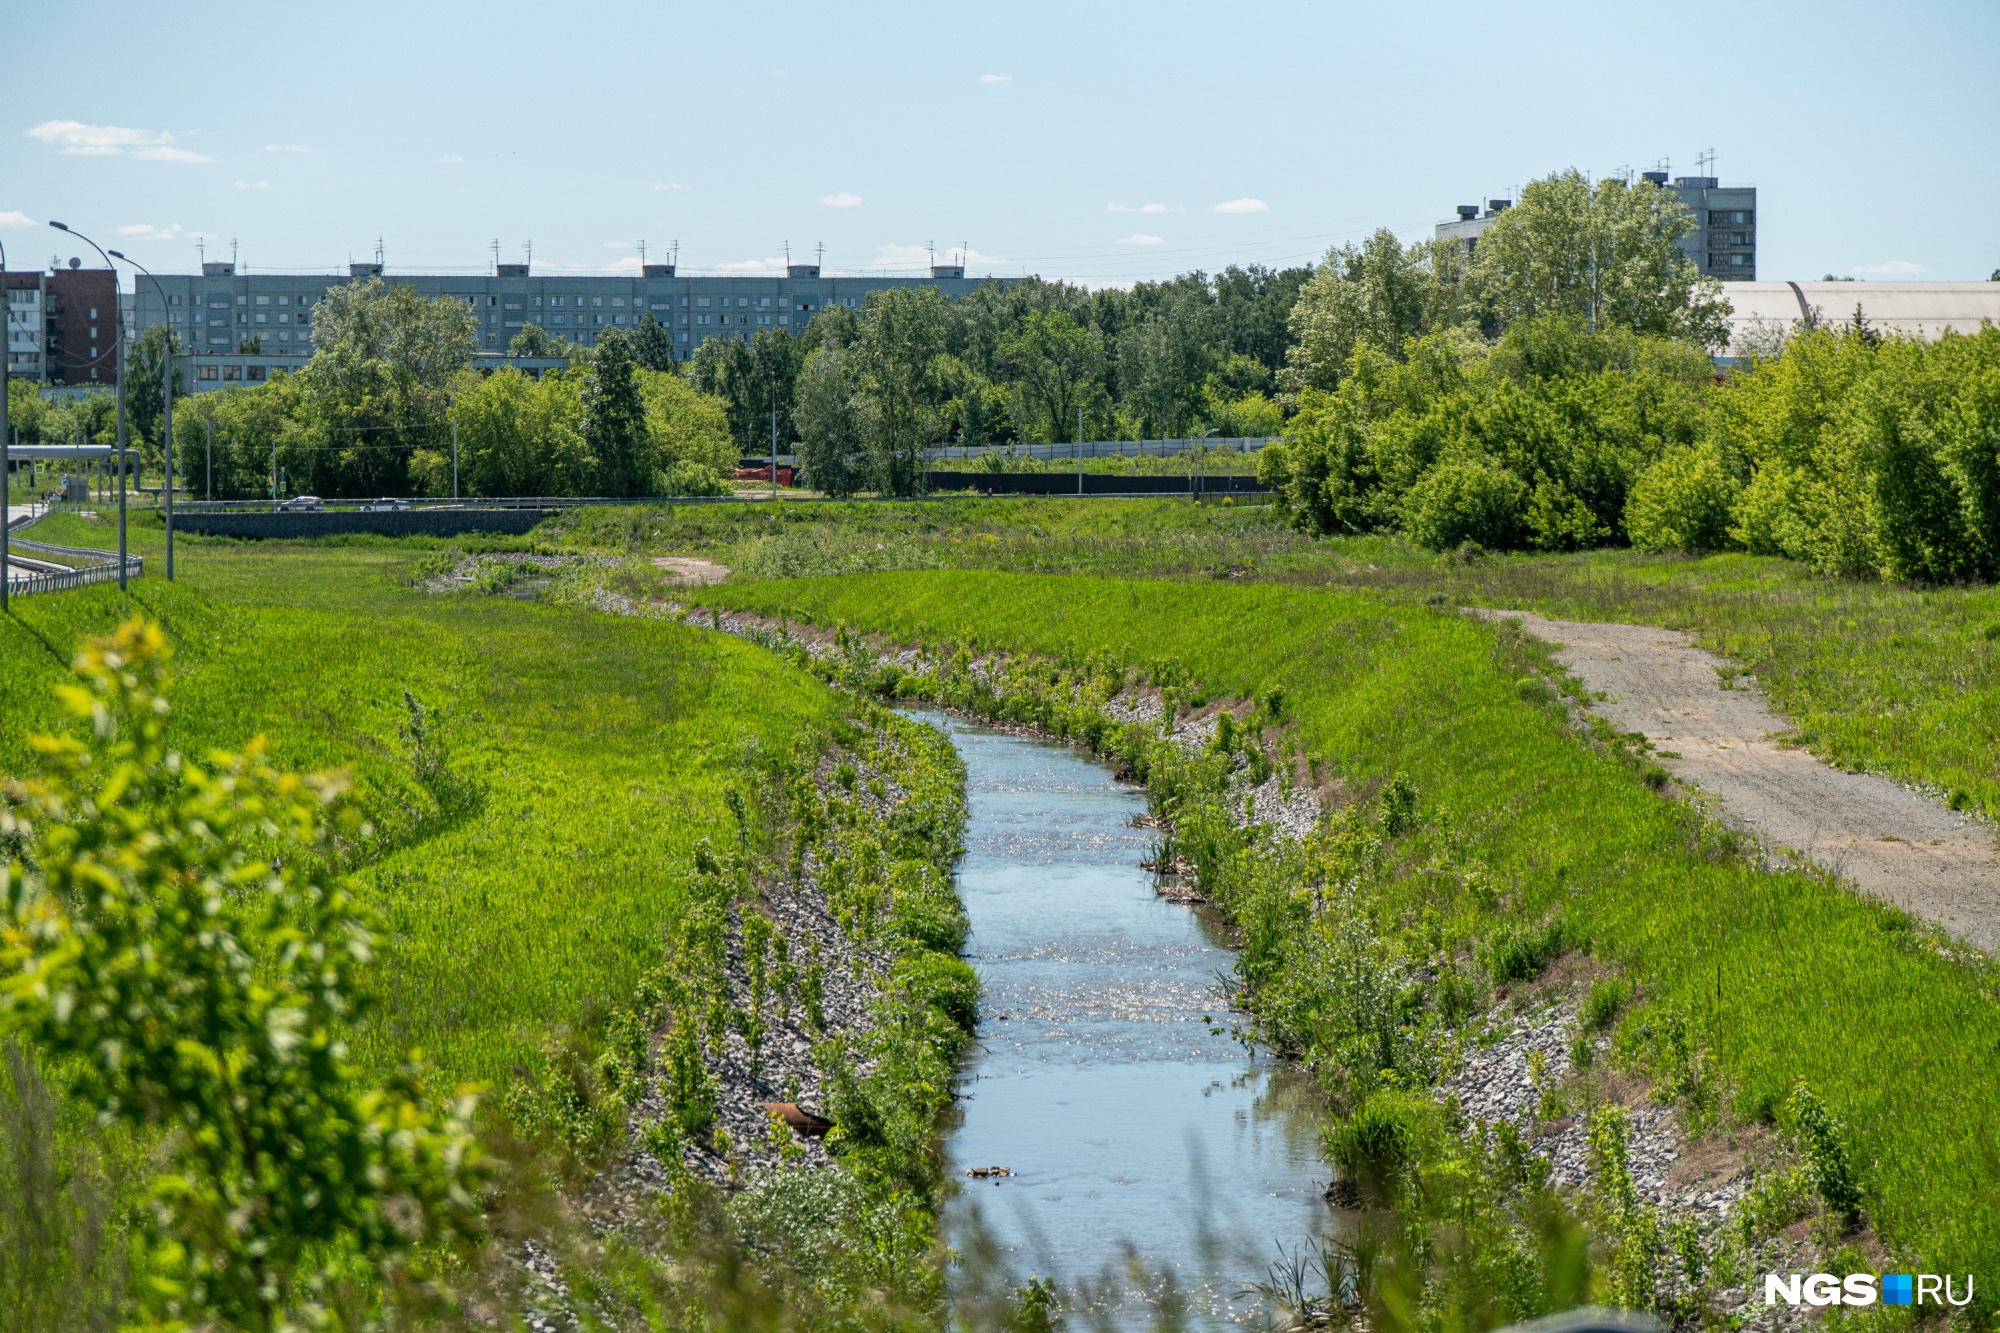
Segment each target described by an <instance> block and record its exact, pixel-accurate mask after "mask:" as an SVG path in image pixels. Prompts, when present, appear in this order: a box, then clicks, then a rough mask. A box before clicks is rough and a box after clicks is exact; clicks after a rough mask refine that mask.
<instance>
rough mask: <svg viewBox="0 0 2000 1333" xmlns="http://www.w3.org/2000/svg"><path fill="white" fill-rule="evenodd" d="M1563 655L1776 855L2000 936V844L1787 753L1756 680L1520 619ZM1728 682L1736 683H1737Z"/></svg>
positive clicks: (1869, 781) (1634, 631) (1653, 634)
mask: <svg viewBox="0 0 2000 1333" xmlns="http://www.w3.org/2000/svg"><path fill="white" fill-rule="evenodd" d="M1479 614H1480V615H1482V616H1484V617H1485V618H1487V619H1489V620H1500V619H1509V620H1519V621H1520V622H1521V626H1522V628H1523V629H1525V630H1526V631H1527V632H1528V633H1530V634H1533V635H1534V636H1536V637H1537V638H1539V639H1543V640H1545V641H1547V642H1549V643H1551V644H1554V645H1556V650H1557V651H1556V656H1557V657H1558V658H1559V659H1560V660H1561V662H1562V664H1563V666H1564V667H1565V668H1567V669H1568V670H1569V671H1570V672H1571V673H1572V674H1573V675H1575V676H1576V677H1577V678H1578V679H1580V680H1581V681H1583V683H1584V685H1585V686H1586V687H1588V688H1589V690H1590V692H1591V693H1592V694H1593V695H1602V696H1604V697H1603V698H1602V699H1600V700H1598V701H1596V702H1593V703H1592V704H1591V706H1590V708H1591V711H1592V712H1593V713H1596V714H1597V715H1599V716H1601V717H1603V718H1605V719H1606V720H1607V721H1609V722H1610V723H1611V724H1612V725H1613V726H1615V727H1617V728H1618V729H1619V730H1620V731H1636V732H1642V733H1644V734H1645V737H1646V739H1647V740H1649V741H1651V742H1652V743H1653V745H1654V747H1655V748H1656V749H1657V750H1658V751H1659V752H1660V754H1659V759H1660V762H1661V763H1662V764H1663V765H1664V766H1665V767H1666V768H1667V770H1668V771H1669V772H1671V773H1672V774H1673V775H1674V777H1675V779H1676V780H1678V781H1679V782H1681V783H1682V784H1683V785H1686V786H1690V787H1699V788H1700V789H1701V790H1703V791H1705V792H1707V793H1709V794H1710V795H1712V796H1713V797H1715V799H1716V800H1717V802H1718V803H1719V804H1720V805H1721V807H1722V810H1723V812H1724V813H1725V814H1726V815H1727V816H1728V817H1730V818H1731V819H1733V820H1734V821H1735V822H1736V823H1738V824H1739V825H1740V826H1742V827H1743V828H1745V829H1748V830H1749V831H1751V832H1753V833H1755V834H1757V835H1758V836H1760V837H1762V838H1764V839H1765V840H1766V841H1768V842H1770V843H1771V844H1772V845H1773V846H1775V847H1781V848H1787V849H1790V850H1791V851H1793V852H1796V853H1798V854H1799V855H1801V856H1803V857H1806V858H1807V859H1809V860H1811V861H1813V862H1814V863H1816V864H1818V865H1820V866H1823V867H1825V868H1826V869H1828V870H1831V871H1833V872H1834V873H1835V874H1838V875H1841V876H1843V877H1845V878H1847V879H1849V880H1851V881H1853V883H1854V884H1855V885H1856V887H1858V888H1859V889H1860V890H1861V891H1862V892H1864V893H1867V894H1871V895H1873V896H1874V897H1877V898H1880V899H1882V900H1883V901H1884V902H1889V903H1894V904H1895V905H1896V906H1898V907H1901V908H1903V909H1904V910H1906V911H1908V912H1910V913H1912V914H1913V915H1916V916H1921V917H1926V918H1928V919H1930V920H1932V921H1935V922H1937V923H1938V924H1939V925H1941V926H1943V927H1944V928H1945V929H1946V930H1947V931H1949V932H1951V933H1952V934H1953V935H1955V936H1959V937H1960V938H1963V939H1966V940H1969V941H1970V942H1972V943H1974V944H1976V945H1978V946H1979V947H1980V948H1982V949H1986V950H1992V949H1993V948H1994V947H1995V943H1996V940H2000V848H1996V847H1995V843H1994V835H1993V831H1992V830H1991V829H1989V828H1987V827H1985V826H1983V825H1981V824H1980V823H1979V822H1978V821H1976V820H1974V819H1971V818H1969V817H1968V816H1965V815H1961V814H1958V813H1956V812H1955V811H1951V810H1947V809H1945V808H1944V807H1943V806H1942V805H1941V804H1939V803H1937V802H1935V801H1930V800H1926V799H1925V798H1924V797H1922V796H1919V795H1917V794H1916V793H1915V792H1912V791H1909V790H1908V789H1906V788H1904V787H1900V786H1898V785H1897V784H1895V783H1893V782H1890V781H1888V780H1887V779H1885V778H1879V777H1874V776H1871V775H1868V774H1862V773H1843V772H1841V771H1840V770H1839V769H1835V768H1829V767H1828V766H1827V765H1825V764H1823V763H1821V762H1820V761H1819V760H1817V759H1815V758H1813V757H1812V756H1811V755H1810V754H1808V753H1806V752H1805V751H1804V750H1801V749H1793V748H1786V747H1784V746H1782V745H1780V744H1779V741H1780V739H1781V738H1783V737H1784V736H1786V735H1787V734H1789V733H1790V731H1791V726H1790V724H1789V723H1788V722H1786V721H1785V720H1784V719H1782V718H1780V717H1778V716H1776V715H1775V714H1773V713H1772V712H1771V710H1770V708H1769V707H1768V706H1767V705H1766V703H1765V700H1764V696H1763V693H1762V692H1761V691H1760V690H1758V689H1757V688H1756V685H1755V683H1754V682H1753V681H1751V680H1750V679H1749V678H1748V677H1747V676H1742V675H1739V674H1738V673H1737V669H1735V668H1731V667H1730V666H1729V664H1728V663H1726V662H1724V661H1723V660H1722V659H1721V658H1719V657H1716V656H1714V655H1713V654H1711V653H1708V652H1704V651H1703V650H1702V649H1700V648H1698V647H1696V646H1695V645H1694V643H1693V641H1692V640H1691V638H1690V637H1689V636H1688V635H1686V634H1683V633H1680V632H1678V631H1675V630H1663V629H1653V628H1650V627H1648V626H1644V625H1589V624H1580V623H1577V622H1575V621H1567V620H1545V619H1543V618H1542V617H1540V616H1536V615H1530V614H1527V613H1524V612H1514V611H1481V612H1479ZM1732 677H1733V680H1732Z"/></svg>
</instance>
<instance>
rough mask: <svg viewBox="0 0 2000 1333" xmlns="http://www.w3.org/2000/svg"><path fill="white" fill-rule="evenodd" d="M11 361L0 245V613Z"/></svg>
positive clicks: (10, 516) (10, 476) (10, 480)
mask: <svg viewBox="0 0 2000 1333" xmlns="http://www.w3.org/2000/svg"><path fill="white" fill-rule="evenodd" d="M13 361H14V306H13V303H12V302H11V301H9V300H8V299H7V247H6V246H4V245H0V611H5V610H6V609H7V598H8V596H9V595H10V593H11V592H12V588H11V587H10V586H9V585H11V584H12V583H13V581H14V575H13V574H12V572H10V571H9V570H8V568H7V541H8V536H9V533H10V532H11V530H12V528H13V526H14V511H13V509H12V505H13V503H14V469H13V468H11V467H10V466H8V463H7V373H8V371H9V370H10V369H11V368H12V366H13Z"/></svg>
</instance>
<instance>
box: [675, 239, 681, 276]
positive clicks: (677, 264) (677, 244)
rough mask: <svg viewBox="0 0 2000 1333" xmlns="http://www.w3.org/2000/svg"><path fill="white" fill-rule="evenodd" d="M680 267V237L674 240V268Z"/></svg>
mask: <svg viewBox="0 0 2000 1333" xmlns="http://www.w3.org/2000/svg"><path fill="white" fill-rule="evenodd" d="M680 266H681V240H680V237H678V236H676V237H675V238H674V267H675V268H679V267H680Z"/></svg>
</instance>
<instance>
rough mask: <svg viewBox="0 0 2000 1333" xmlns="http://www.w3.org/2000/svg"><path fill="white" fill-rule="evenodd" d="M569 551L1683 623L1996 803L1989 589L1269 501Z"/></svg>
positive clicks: (1073, 509)
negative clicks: (1452, 539) (1399, 524)
mask: <svg viewBox="0 0 2000 1333" xmlns="http://www.w3.org/2000/svg"><path fill="white" fill-rule="evenodd" d="M543 532H544V533H546V534H548V536H549V539H550V540H553V541H556V542H559V543H561V544H563V545H565V546H569V547H574V548H577V549H591V550H597V551H606V552H612V553H624V554H631V555H635V556H649V555H655V554H669V553H672V554H693V555H703V556H707V557H708V558H710V559H714V560H718V561H720V562H721V563H723V564H727V565H729V566H731V567H732V568H735V569H738V570H741V571H742V572H743V573H745V574H747V575H750V576H753V577H795V578H796V577H810V576H815V575H828V574H851V573H873V572H882V571H887V570H897V569H1006V570H1012V571H1015V572H1032V573H1059V574H1097V575H1105V576H1122V577H1139V578H1164V579H1176V580H1184V581H1215V580H1227V581H1231V582H1236V581H1253V582H1276V583H1288V584H1294V585H1304V586H1314V587H1330V588H1345V589H1366V590H1369V591H1371V592H1374V593H1376V594H1379V595H1380V596H1381V597H1382V598H1384V599H1385V600H1388V601H1390V602H1393V603H1397V604H1413V603H1414V604H1423V603H1426V602H1428V601H1430V600H1431V599H1434V598H1442V599H1443V600H1444V601H1445V602H1446V603H1447V604H1449V605H1470V606H1499V607H1512V608H1519V609H1523V610H1534V611H1539V612H1541V613H1543V614H1545V615H1551V616H1557V617H1563V618H1569V619H1583V620H1610V621H1620V622H1627V623H1643V624H1651V625H1662V626H1667V627H1670V628H1675V629H1685V630H1689V631H1692V632H1693V633H1695V634H1696V635H1697V636H1699V637H1700V639H1701V640H1702V642H1703V643H1704V644H1705V645H1706V646H1707V647H1709V648H1711V649H1713V650H1715V651H1717V652H1720V653H1722V654H1724V655H1726V656H1728V657H1729V658H1731V659H1733V660H1734V661H1736V662H1738V663H1740V664H1742V665H1743V666H1744V667H1746V668H1748V669H1749V670H1750V671H1751V672H1753V673H1754V674H1755V675H1756V676H1757V678H1758V680H1759V681H1760V682H1761V683H1762V684H1763V685H1764V687H1765V688H1766V689H1767V690H1768V691H1769V692H1770V694H1771V696H1772V698H1773V699H1774V701H1775V702H1776V703H1777V705H1778V706H1779V708H1780V709H1782V710H1783V711H1784V712H1785V713H1787V714H1788V715H1789V716H1791V717H1792V719H1793V720H1794V721H1795V722H1797V724H1798V727H1799V738H1800V739H1801V740H1802V741H1803V742H1804V743H1805V744H1806V746H1807V747H1808V748H1809V749H1811V750H1812V752H1813V753H1814V754H1817V755H1819V756H1820V757H1821V758H1823V759H1825V760H1827V761H1828V762H1830V763H1833V764H1836V765H1839V766H1842V767H1847V768H1854V769H1860V770H1865V771H1869V772H1876V773H1881V774H1883V775H1885V776H1887V777H1890V778H1893V779H1895V780H1897V781H1899V782H1904V783H1909V784H1911V785H1915V786H1919V787H1922V788H1925V789H1928V790H1931V791H1933V792H1935V793H1936V794H1937V795H1938V796H1939V797H1941V798H1945V799H1951V800H1953V801H1954V803H1956V804H1959V805H1961V806H1963V807H1965V808H1968V809H1972V810H1975V811H1981V812H1984V813H1986V814H1988V815H1990V816H1994V817H2000V749H1996V738H2000V733H1996V731H1995V729H1994V724H1993V721H1992V719H1994V718H1995V717H2000V590H1996V589H1995V588H1993V587H1989V586H1965V587H1943V588H1914V587H1906V586H1902V585H1897V584H1889V583H1882V582H1878V581H1875V580H1857V579H1838V578H1830V577H1825V576H1820V575H1815V574H1813V573H1811V572H1810V571H1808V570H1807V569H1805V568H1804V567H1802V566H1800V565H1797V564H1794V563H1792V562H1789V561H1785V560H1780V559H1776V558H1770V557H1760V556H1748V555H1719V556H1710V557H1706V558H1699V559H1696V558H1690V557H1685V556H1658V555H1655V556H1649V555H1642V554H1639V553H1637V552H1633V551H1610V550H1607V551H1589V552H1579V553H1577V554H1573V555H1553V556H1550V555H1507V556H1492V557H1480V558H1476V559H1474V560H1472V561H1470V562H1465V561H1453V560H1439V559H1438V558H1436V557H1433V556H1432V555H1430V554H1429V553H1428V552H1425V551H1422V550H1419V549H1417V548H1415V547H1413V546H1411V545H1410V544H1408V543H1406V542H1404V541H1402V540H1401V539H1399V538H1376V537H1369V538H1329V539H1314V538H1310V537H1307V536H1305V535H1303V534H1301V533H1299V532H1296V531H1295V530H1293V529H1291V528H1289V527H1287V526H1285V525H1284V523H1283V522H1282V521H1281V520H1280V519H1279V518H1278V517H1277V516H1276V515H1274V514H1273V513H1272V512H1271V511H1270V510H1268V509H1260V508H1253V507H1243V506H1234V505H1217V504H1203V505H1195V504H1191V503H1189V502H1187V501H1185V500H1179V499H1160V500H1072V499H1027V498H1023V499H993V500H978V499H962V500H947V501H937V502H929V503H923V504H898V503H876V502H868V503H855V504H847V505H783V504H779V505H760V506H754V507H735V506H732V507H726V508H716V507H697V506H688V507H682V508H675V509H660V510H650V509H649V510H639V509H610V510H605V509H593V510H589V511H579V512H577V513H575V514H572V515H565V516H564V517H563V518H561V519H559V520H557V521H556V522H555V523H553V524H551V525H549V526H548V527H546V528H545V529H544V530H543Z"/></svg>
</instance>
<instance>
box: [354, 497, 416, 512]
mask: <svg viewBox="0 0 2000 1333" xmlns="http://www.w3.org/2000/svg"><path fill="white" fill-rule="evenodd" d="M409 507H410V502H409V501H408V500H398V499H397V498H396V497H395V496H393V495H382V496H377V497H376V498H375V499H373V500H363V501H362V502H361V512H362V513H364V514H394V513H400V512H401V511H403V510H405V509H408V508H409Z"/></svg>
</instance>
